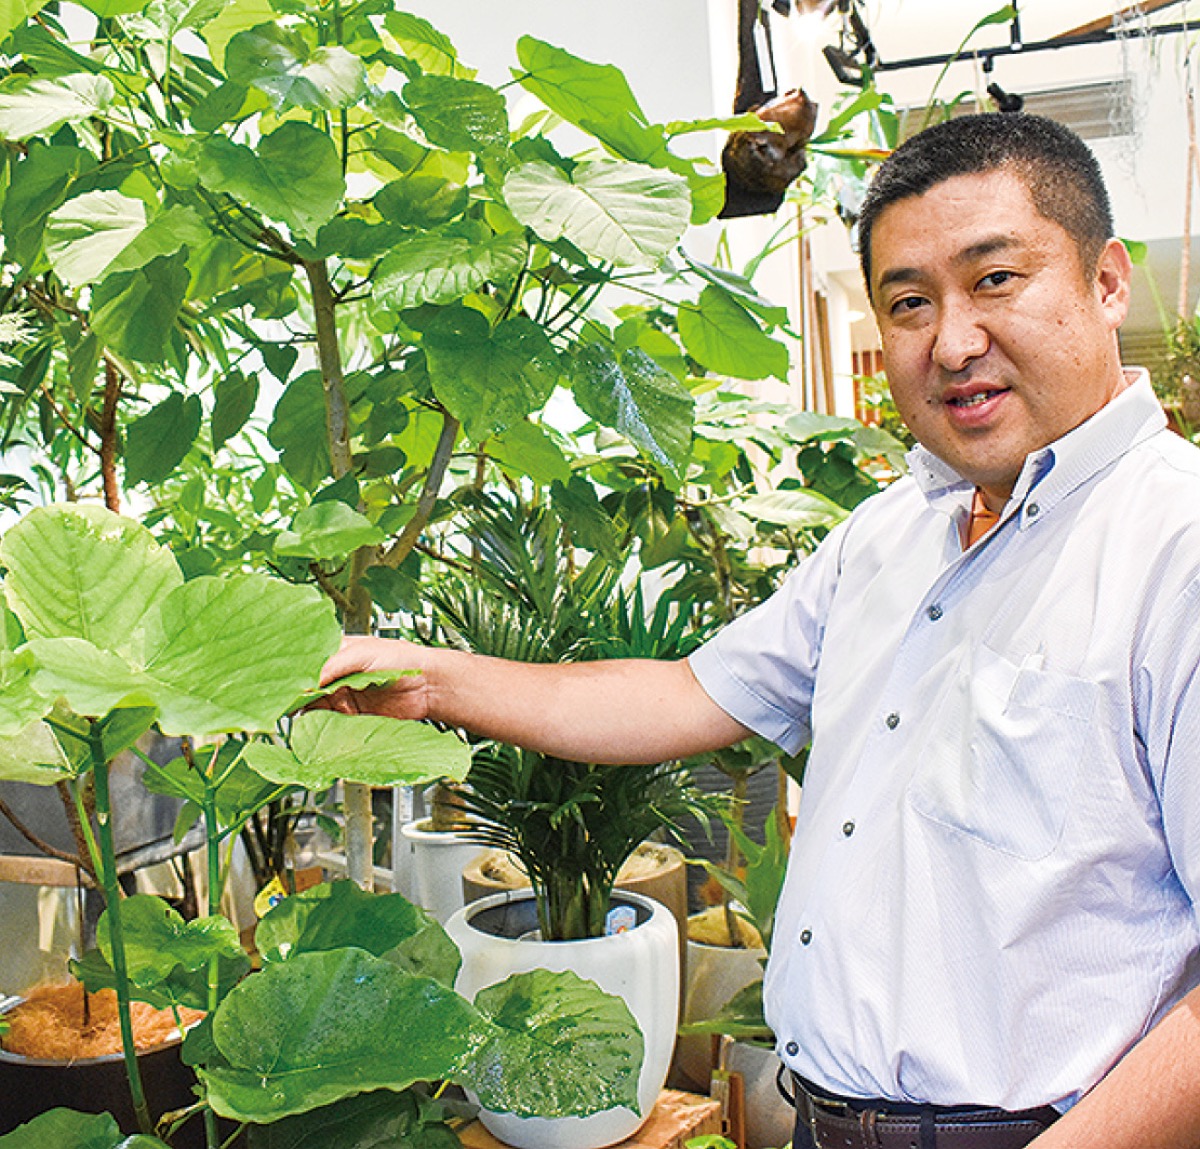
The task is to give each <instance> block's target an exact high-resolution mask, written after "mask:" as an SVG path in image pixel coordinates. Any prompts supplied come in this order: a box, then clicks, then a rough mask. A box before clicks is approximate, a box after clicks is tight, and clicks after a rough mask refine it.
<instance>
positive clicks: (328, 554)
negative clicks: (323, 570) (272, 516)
mask: <svg viewBox="0 0 1200 1149" xmlns="http://www.w3.org/2000/svg"><path fill="white" fill-rule="evenodd" d="M384 537H385V536H384V533H383V531H381V530H380V529H379V528H378V527H377V526H376V525H375V524H374V523H372V522H371V520H370V519H368V518H367V517H366V516H365V515H361V514H359V513H358V511H356V510H355V509H354V508H353V507H348V506H346V504H345V503H343V502H342V501H341V500H340V499H326V500H324V501H323V502H320V503H313V504H311V505H310V506H307V507H304V508H303V509H302V510H300V511H299V512H297V514H296V517H295V518H294V519H293V520H292V527H291V530H287V531H281V532H280V534H279V537H278V538H277V539H276V540H275V553H276V554H279V555H298V556H300V557H302V558H310V559H318V560H321V559H344V558H345V557H346V556H347V555H348V554H350V553H351V552H352V551H356V550H357V549H358V548H359V547H369V546H375V545H376V544H377V543H381V542H383V540H384Z"/></svg>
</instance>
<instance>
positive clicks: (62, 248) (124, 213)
mask: <svg viewBox="0 0 1200 1149" xmlns="http://www.w3.org/2000/svg"><path fill="white" fill-rule="evenodd" d="M147 217H148V213H147V211H146V205H145V203H144V202H143V201H142V200H140V199H132V198H131V197H129V196H126V195H122V194H121V193H120V192H118V191H92V192H86V193H84V194H83V195H81V196H76V197H75V198H74V199H69V200H67V202H66V203H65V204H63V205H62V207H60V208H58V209H57V210H55V211H53V212H51V213H50V218H49V219H48V220H47V221H46V257H47V258H48V259H49V260H50V266H51V267H52V268H54V270H55V272H56V273H57V275H58V276H59V278H60V279H62V280H63V281H64V282H66V283H68V284H70V285H71V286H72V287H80V286H82V285H83V284H85V283H91V282H92V281H93V280H95V279H97V278H99V276H100V273H101V272H102V271H104V269H105V268H106V267H108V266H109V264H111V263H112V262H113V260H114V259H116V258H117V256H118V255H120V254H121V252H122V251H124V250H125V248H127V247H128V246H129V245H130V244H131V243H132V242H133V241H134V239H136V238H137V237H138V236H139V235H140V234H141V233H142V232H143V231H144V230H145V228H146V221H147Z"/></svg>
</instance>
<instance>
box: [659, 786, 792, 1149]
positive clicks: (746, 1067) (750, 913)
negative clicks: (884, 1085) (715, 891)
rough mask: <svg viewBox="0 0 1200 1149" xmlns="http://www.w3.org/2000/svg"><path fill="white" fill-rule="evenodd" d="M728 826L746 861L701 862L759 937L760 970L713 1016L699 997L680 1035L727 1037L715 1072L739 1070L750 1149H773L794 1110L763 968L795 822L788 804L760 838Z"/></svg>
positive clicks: (732, 823)
mask: <svg viewBox="0 0 1200 1149" xmlns="http://www.w3.org/2000/svg"><path fill="white" fill-rule="evenodd" d="M726 825H727V828H728V830H729V833H730V835H731V837H732V838H733V839H734V840H735V842H736V844H737V847H738V850H739V852H740V854H741V856H742V857H743V858H744V865H742V866H739V868H738V869H737V870H735V871H730V870H727V869H725V868H724V867H723V866H718V865H714V864H713V863H711V862H703V863H701V864H702V865H703V866H704V868H705V869H706V870H707V871H708V872H709V873H710V874H711V875H712V876H713V878H714V879H715V880H716V881H717V882H718V883H719V884H720V885H721V886H722V887H723V888H724V889H725V891H726V893H727V894H728V896H729V901H728V903H727V904H728V906H729V909H730V912H731V913H733V914H735V915H736V916H737V917H738V918H739V919H740V920H742V921H744V922H745V923H746V925H747V926H748V927H749V928H750V930H751V931H752V932H753V934H754V936H756V937H758V938H760V939H761V941H762V948H761V949H759V950H758V951H757V953H756V964H757V970H756V971H755V975H754V976H751V977H749V978H748V980H747V982H746V984H744V985H742V986H740V987H736V991H735V992H733V993H732V995H731V996H730V997H729V998H728V999H727V1000H725V1001H724V1002H716V1003H714V1004H716V1005H717V1006H718V1007H719V1008H716V1009H714V1010H713V1011H712V1013H711V1014H710V1015H709V1016H707V1017H704V1016H699V1013H700V1011H699V1009H697V1008H695V1007H696V1003H695V1002H693V1009H692V1011H691V1014H690V1016H689V1018H688V1020H687V1021H686V1022H685V1023H684V1025H682V1026H681V1027H680V1033H681V1034H684V1035H687V1036H689V1037H696V1038H709V1037H711V1036H714V1035H715V1036H718V1037H720V1038H721V1045H720V1051H719V1056H718V1059H717V1064H716V1066H715V1067H714V1069H715V1076H718V1077H723V1078H728V1077H729V1076H731V1075H733V1074H737V1075H738V1076H739V1077H740V1079H741V1082H742V1087H741V1089H740V1091H739V1092H740V1094H741V1098H742V1108H743V1111H744V1117H745V1149H767V1147H768V1146H775V1145H783V1144H786V1143H787V1142H788V1139H789V1138H790V1136H791V1131H792V1125H793V1124H794V1122H795V1116H796V1115H795V1111H794V1110H793V1109H792V1108H791V1107H790V1106H789V1105H788V1104H787V1103H786V1102H785V1101H784V1100H783V1098H782V1097H781V1096H780V1095H779V1093H778V1091H777V1089H776V1084H775V1078H776V1074H777V1072H778V1070H779V1059H778V1058H777V1057H776V1056H775V1050H774V1043H775V1039H774V1034H772V1032H771V1030H770V1028H769V1027H768V1026H767V1023H766V1021H765V1020H764V1018H763V997H762V968H763V967H764V966H765V965H766V961H767V955H768V953H769V952H770V946H771V939H772V935H773V932H774V926H775V908H776V906H777V904H778V902H779V895H780V891H781V890H782V889H783V879H784V875H785V873H786V870H787V857H788V839H789V836H790V828H789V825H788V821H787V818H786V807H783V806H781V807H779V808H777V809H776V810H775V811H774V812H773V813H772V815H771V816H770V817H768V818H767V821H766V823H765V827H764V840H763V842H762V843H761V844H760V843H757V842H755V841H753V840H752V839H751V838H750V837H749V836H748V835H747V834H746V833H745V832H744V830H743V829H742V828H741V827H740V825H738V823H737V821H736V819H734V818H733V817H730V816H729V815H726ZM743 952H744V951H743ZM748 972H749V971H748Z"/></svg>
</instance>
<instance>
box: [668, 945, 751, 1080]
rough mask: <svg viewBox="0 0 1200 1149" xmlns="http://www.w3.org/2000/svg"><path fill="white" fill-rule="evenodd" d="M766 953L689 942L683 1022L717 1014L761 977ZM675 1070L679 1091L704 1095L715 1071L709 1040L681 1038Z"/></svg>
mask: <svg viewBox="0 0 1200 1149" xmlns="http://www.w3.org/2000/svg"><path fill="white" fill-rule="evenodd" d="M766 952H767V951H766V950H764V949H745V948H741V949H739V948H736V947H731V946H714V945H708V944H707V943H705V942H695V941H692V940H690V939H689V940H688V944H687V986H686V989H685V992H684V1002H683V1020H684V1021H685V1022H689V1021H703V1020H705V1019H706V1018H710V1017H713V1016H715V1015H716V1014H718V1013H720V1012H721V1009H722V1008H723V1007H724V1006H726V1005H728V1004H729V1000H730V998H732V997H733V996H734V994H736V993H737V992H738V991H739V990H741V989H744V988H745V987H746V986H748V985H749V984H750V983H751V982H754V981H758V980H759V979H760V978H761V977H762V973H763V967H762V960H761V959H762V958H764V957H765V956H766ZM675 1068H676V1070H677V1073H678V1074H679V1075H680V1078H681V1079H680V1081H679V1084H680V1085H681V1086H682V1087H684V1088H686V1089H692V1090H696V1091H699V1092H701V1093H707V1092H708V1090H709V1087H710V1086H711V1084H712V1071H713V1070H714V1069H715V1068H716V1066H715V1065H714V1062H713V1042H712V1038H710V1037H681V1038H680V1039H679V1045H678V1047H677V1048H676V1051H675Z"/></svg>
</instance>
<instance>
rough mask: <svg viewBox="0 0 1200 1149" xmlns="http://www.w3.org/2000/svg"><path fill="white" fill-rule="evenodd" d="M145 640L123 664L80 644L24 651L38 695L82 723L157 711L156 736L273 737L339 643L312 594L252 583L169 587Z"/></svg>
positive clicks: (257, 578) (63, 642) (258, 580)
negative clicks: (130, 709)
mask: <svg viewBox="0 0 1200 1149" xmlns="http://www.w3.org/2000/svg"><path fill="white" fill-rule="evenodd" d="M144 631H145V633H144V652H143V654H142V657H141V658H140V659H135V660H132V661H131V660H129V659H128V658H122V657H120V656H118V655H117V654H114V653H112V652H111V651H109V650H102V649H98V648H97V647H96V646H93V645H92V644H91V643H89V642H87V641H85V640H83V639H75V638H61V639H39V640H35V641H33V642H31V643H30V644H29V649H30V650H31V651H32V652H33V655H34V658H35V659H36V661H37V665H38V671H37V675H36V678H35V680H34V681H35V685H36V686H37V689H38V690H39V691H40V692H42V693H43V694H46V695H48V696H50V697H60V696H61V697H63V698H65V699H66V700H67V702H68V704H69V705H70V707H71V709H72V710H74V711H75V712H76V713H78V714H84V715H91V716H100V715H103V714H106V713H107V712H108V710H109V709H111V708H112V707H114V706H117V705H118V704H123V705H126V706H129V705H138V706H156V707H157V708H158V710H159V728H160V729H161V730H162V732H163V733H164V734H171V735H184V734H192V735H208V734H221V733H226V732H229V731H238V730H246V731H266V730H272V729H273V728H274V726H275V724H276V722H277V721H278V720H279V718H280V716H281V715H283V714H284V713H285V712H286V711H287V710H288V709H289V708H290V706H291V704H292V703H293V702H294V700H295V699H296V698H297V697H298V696H299V695H300V694H301V692H302V691H303V690H304V689H305V688H307V687H308V686H310V685H311V684H312V683H313V682H315V681H316V679H317V677H318V675H319V673H320V669H321V667H322V666H323V665H324V662H325V659H326V658H328V657H329V655H330V654H332V653H333V651H334V650H335V649H337V645H338V642H339V641H340V638H341V631H340V628H339V626H338V623H337V620H336V618H335V617H334V613H333V607H332V606H331V605H330V603H329V601H328V600H327V599H325V598H323V597H322V596H321V595H320V594H319V593H318V592H317V591H315V590H312V589H311V588H308V587H297V586H292V585H290V584H287V583H283V582H280V581H278V580H275V579H271V578H267V577H266V576H264V575H256V574H247V575H235V576H232V577H229V578H211V577H205V578H197V579H193V580H192V581H191V582H189V583H185V584H184V585H182V586H180V587H177V588H176V589H175V590H174V591H172V592H171V593H170V594H169V595H167V596H166V598H164V599H163V600H162V602H161V603H159V604H158V605H157V606H156V608H155V609H154V610H152V611H151V612H150V613H149V614H148V615H147V616H146V618H145V619H144Z"/></svg>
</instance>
